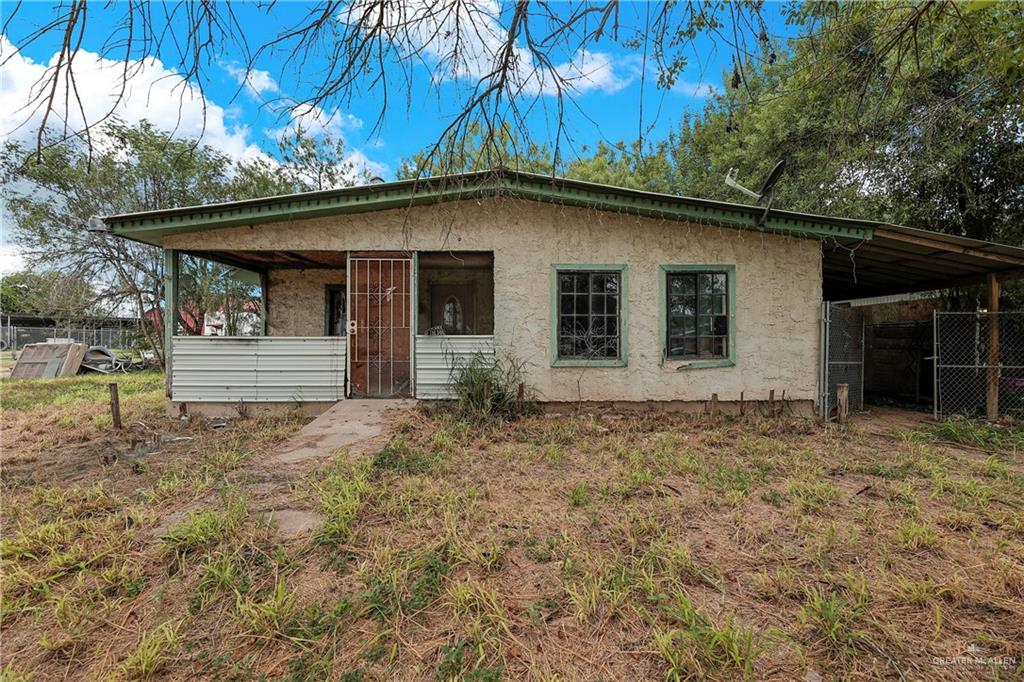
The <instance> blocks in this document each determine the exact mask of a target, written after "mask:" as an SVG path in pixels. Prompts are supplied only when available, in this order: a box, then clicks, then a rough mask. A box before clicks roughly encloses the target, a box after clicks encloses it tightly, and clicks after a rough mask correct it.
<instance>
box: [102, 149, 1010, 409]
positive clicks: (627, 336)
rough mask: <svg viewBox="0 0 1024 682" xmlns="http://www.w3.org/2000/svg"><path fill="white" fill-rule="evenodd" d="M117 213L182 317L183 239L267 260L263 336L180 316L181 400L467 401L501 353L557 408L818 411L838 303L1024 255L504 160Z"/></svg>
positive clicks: (963, 275) (220, 257)
mask: <svg viewBox="0 0 1024 682" xmlns="http://www.w3.org/2000/svg"><path fill="white" fill-rule="evenodd" d="M102 225H103V229H105V230H108V231H109V232H110V233H112V234H113V235H115V236H117V237H121V238H127V239H134V240H139V241H142V242H146V243H149V244H154V245H157V246H159V247H162V248H163V249H164V253H165V263H166V268H165V269H166V275H167V286H166V290H167V296H168V298H169V299H170V301H171V303H170V305H168V306H167V307H166V309H168V310H176V309H177V305H176V304H175V301H176V298H177V276H178V262H179V257H180V254H182V253H188V254H192V255H195V256H200V257H204V258H210V259H213V260H217V261H220V262H222V263H225V264H227V265H231V266H236V267H239V268H244V269H247V270H251V271H254V272H257V273H259V275H260V277H261V280H262V284H263V286H262V292H263V298H264V305H263V306H262V310H263V319H262V320H261V327H262V332H263V335H262V336H259V337H254V338H241V337H239V338H228V337H216V338H204V337H182V336H175V335H173V333H172V331H173V327H171V326H168V327H167V339H166V344H167V346H168V351H169V352H168V357H169V358H170V362H171V371H170V372H169V373H168V377H169V382H168V383H169V386H168V390H169V396H170V398H171V400H172V402H174V403H178V402H185V403H189V404H190V405H193V404H194V405H195V406H197V407H205V408H206V409H208V410H214V409H217V408H230V407H231V406H237V403H238V402H240V401H245V402H260V403H266V404H267V405H273V404H289V403H301V404H304V405H307V406H310V407H315V406H316V405H318V404H329V403H330V402H332V401H335V400H341V399H344V398H348V397H393V396H414V397H418V398H443V397H450V396H451V395H452V393H451V388H450V377H451V368H452V367H453V366H454V365H455V364H457V362H458V359H459V358H466V357H468V356H470V355H472V354H474V353H478V352H480V353H484V354H492V353H495V352H497V353H511V354H512V355H514V356H515V357H516V358H518V359H519V360H520V361H521V362H523V363H524V373H525V379H526V381H527V382H529V383H530V384H531V386H532V387H533V388H534V389H535V390H536V392H537V394H538V395H539V397H540V398H541V399H542V400H545V401H552V402H576V401H581V400H582V401H614V402H646V401H658V402H672V403H677V402H678V403H689V402H702V401H706V400H708V399H709V398H710V397H711V396H712V394H716V395H717V396H718V398H719V400H720V401H722V402H723V403H728V402H736V401H740V400H741V399H743V400H745V401H754V400H766V399H767V398H768V397H769V395H770V394H771V392H772V391H774V394H775V396H776V397H777V398H781V397H782V394H783V391H784V392H785V397H786V399H787V400H788V401H791V404H792V405H794V406H795V407H796V408H798V409H803V410H805V411H810V410H811V409H812V406H813V405H815V404H816V403H820V402H821V401H822V399H823V396H827V395H828V394H830V393H834V391H833V390H832V389H834V383H835V377H829V376H828V371H829V370H828V368H829V367H830V366H831V364H830V362H829V360H828V358H827V348H828V347H829V341H828V340H827V339H828V338H830V337H829V336H828V335H827V334H826V330H825V324H826V323H828V322H829V320H831V319H832V316H831V315H829V314H827V313H825V314H823V310H826V308H827V306H826V308H823V301H824V302H827V301H831V300H844V299H850V298H857V297H863V296H879V295H886V294H892V293H899V292H907V291H922V290H930V289H934V288H936V287H939V286H953V285H955V284H958V283H964V282H983V281H986V280H987V281H989V282H990V284H991V283H995V286H996V288H998V286H997V284H998V280H999V278H1001V277H1005V276H1014V275H1019V273H1020V271H1021V270H1022V269H1024V249H1020V248H1013V247H1007V246H999V245H994V244H988V243H984V242H978V241H975V240H970V239H963V238H959V237H954V236H949V235H942V234H938V233H933V232H928V231H924V230H917V229H910V228H905V227H898V226H891V225H884V224H879V223H877V222H874V221H870V220H852V219H846V218H834V217H825V216H817V215H808V214H802V213H795V212H791V211H782V210H775V209H772V210H766V209H764V208H763V207H760V206H749V205H744V204H734V203H726V202H719V201H708V200H703V199H697V198H690V197H680V196H673V195H663V194H656V193H650V192H643V191H637V190H631V189H624V188H620V187H610V186H604V185H598V184H593V183H587V182H580V181H575V180H569V179H564V178H553V177H549V176H544V175H535V174H529V173H519V172H514V171H510V170H506V169H499V170H495V171H487V172H478V173H466V174H460V175H454V176H448V177H444V178H428V179H425V180H422V179H421V180H408V181H399V182H389V183H380V184H371V185H367V186H360V187H352V188H345V189H339V190H331V191H323V192H311V193H305V194H297V195H291V196H279V197H269V198H265V199H256V200H249V201H239V202H232V203H225V204H217V205H207V206H194V207H185V208H172V209H167V210H161V211H152V212H146V213H135V214H128V215H118V216H109V217H106V218H103V222H102ZM836 318H837V319H838V316H836ZM833 364H834V363H833ZM837 366H838V365H837ZM826 402H827V400H826Z"/></svg>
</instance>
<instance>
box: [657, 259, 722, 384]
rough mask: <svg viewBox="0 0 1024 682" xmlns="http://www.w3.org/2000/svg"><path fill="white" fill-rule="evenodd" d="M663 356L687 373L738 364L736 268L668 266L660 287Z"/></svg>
mask: <svg viewBox="0 0 1024 682" xmlns="http://www.w3.org/2000/svg"><path fill="white" fill-rule="evenodd" d="M659 287H660V289H659V300H660V303H661V305H660V308H661V312H660V314H661V339H662V354H663V357H664V358H665V359H666V360H668V361H680V362H681V364H680V368H684V367H722V366H728V365H733V364H735V360H736V266H734V265H663V266H661V282H660V283H659Z"/></svg>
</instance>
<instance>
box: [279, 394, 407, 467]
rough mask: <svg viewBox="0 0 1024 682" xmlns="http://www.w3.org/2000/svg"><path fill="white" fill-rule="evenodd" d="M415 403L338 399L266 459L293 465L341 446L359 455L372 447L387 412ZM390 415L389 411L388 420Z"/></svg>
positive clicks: (381, 431)
mask: <svg viewBox="0 0 1024 682" xmlns="http://www.w3.org/2000/svg"><path fill="white" fill-rule="evenodd" d="M415 404H416V401H415V400H339V401H338V402H337V403H335V404H334V405H333V406H331V408H330V409H328V410H327V411H326V412H324V413H323V414H322V415H320V416H319V417H317V418H316V419H314V420H313V421H311V422H310V423H308V424H306V425H305V426H304V427H302V430H301V431H299V432H298V433H297V434H295V435H294V436H292V437H291V438H289V439H288V440H287V441H285V443H284V445H282V446H281V449H280V450H279V451H278V452H277V454H275V455H274V456H273V457H271V458H270V461H272V462H278V463H280V464H293V463H295V462H302V461H304V460H307V459H310V458H313V457H327V456H329V455H330V454H331V453H332V452H334V451H335V450H338V449H339V448H345V447H347V448H349V452H350V453H351V454H362V453H364V452H367V451H369V450H370V449H372V448H373V447H374V445H375V443H374V439H375V437H376V436H380V435H381V433H383V431H384V425H385V424H386V422H387V419H385V415H386V414H387V413H389V412H395V411H398V410H404V409H410V408H412V406H413V405H415ZM392 417H394V415H393V414H392V415H389V416H388V419H390V418H392Z"/></svg>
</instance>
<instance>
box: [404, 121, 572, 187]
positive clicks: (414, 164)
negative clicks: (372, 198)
mask: <svg viewBox="0 0 1024 682" xmlns="http://www.w3.org/2000/svg"><path fill="white" fill-rule="evenodd" d="M440 146H441V148H443V149H445V150H447V152H446V154H444V155H443V156H439V155H437V154H432V153H431V149H432V147H430V146H428V147H427V148H426V149H424V150H422V151H420V152H417V153H416V154H414V155H413V156H412V158H410V159H405V160H404V161H403V162H402V164H401V166H399V168H398V172H397V176H398V179H399V180H407V179H412V178H418V177H430V176H440V175H447V174H450V173H469V172H472V171H487V170H492V169H494V168H498V167H499V166H506V167H508V168H511V169H513V170H517V171H525V172H529V173H551V172H552V168H553V167H554V160H553V158H552V154H551V150H550V149H549V148H548V147H547V146H546V145H539V144H536V143H534V142H530V141H529V140H528V139H525V138H524V137H523V136H522V135H521V134H520V132H519V131H517V130H516V129H515V128H514V127H513V126H512V125H511V124H509V123H506V122H504V121H501V122H499V124H498V126H497V127H496V128H495V129H493V130H491V129H488V128H487V127H486V126H484V125H483V124H481V123H473V124H471V125H469V126H468V127H467V129H466V131H465V134H464V135H455V134H454V133H449V134H448V135H447V136H446V137H445V138H444V139H442V140H441V141H440Z"/></svg>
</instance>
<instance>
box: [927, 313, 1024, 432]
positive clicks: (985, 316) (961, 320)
mask: <svg viewBox="0 0 1024 682" xmlns="http://www.w3.org/2000/svg"><path fill="white" fill-rule="evenodd" d="M933 356H934V360H935V418H936V419H940V418H943V417H948V416H951V415H963V416H967V417H985V416H988V415H989V412H990V411H993V412H994V415H993V416H995V415H1008V416H1011V417H1015V418H1021V417H1024V313H1020V312H1012V313H1011V312H1005V313H982V312H976V313H945V312H936V313H935V340H934V352H933ZM990 408H992V409H990Z"/></svg>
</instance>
